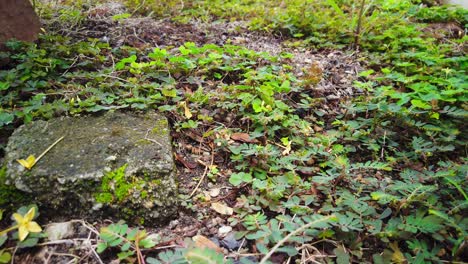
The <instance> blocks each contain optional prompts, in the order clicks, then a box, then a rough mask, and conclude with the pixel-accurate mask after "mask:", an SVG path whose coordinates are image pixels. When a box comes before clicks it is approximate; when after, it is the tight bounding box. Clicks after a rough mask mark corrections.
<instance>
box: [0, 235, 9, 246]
mask: <svg viewBox="0 0 468 264" xmlns="http://www.w3.org/2000/svg"><path fill="white" fill-rule="evenodd" d="M7 239H8V236H7V235H6V234H5V235H3V236H0V247H1V246H2V245H3V244H4V243H5V241H7Z"/></svg>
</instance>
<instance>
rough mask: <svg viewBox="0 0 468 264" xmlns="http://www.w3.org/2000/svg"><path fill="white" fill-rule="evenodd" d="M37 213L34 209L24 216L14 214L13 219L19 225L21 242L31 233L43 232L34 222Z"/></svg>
mask: <svg viewBox="0 0 468 264" xmlns="http://www.w3.org/2000/svg"><path fill="white" fill-rule="evenodd" d="M35 213H36V212H35V208H34V207H32V208H31V209H29V211H28V212H27V213H26V214H25V215H24V216H22V215H20V214H18V213H15V214H13V218H14V219H15V221H16V222H17V223H18V232H19V240H20V241H23V240H24V239H25V238H26V237H27V236H28V234H29V233H30V232H32V233H37V232H41V231H42V228H41V227H40V226H39V225H38V224H37V223H36V222H34V221H32V220H33V218H34V214H35Z"/></svg>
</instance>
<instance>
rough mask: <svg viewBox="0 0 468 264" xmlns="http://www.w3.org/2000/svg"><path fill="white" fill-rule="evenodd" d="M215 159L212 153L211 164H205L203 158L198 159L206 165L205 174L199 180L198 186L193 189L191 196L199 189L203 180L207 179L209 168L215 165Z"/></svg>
mask: <svg viewBox="0 0 468 264" xmlns="http://www.w3.org/2000/svg"><path fill="white" fill-rule="evenodd" d="M213 161H214V155H213V154H211V164H210V165H209V166H207V165H206V164H204V162H202V161H201V160H198V162H199V163H201V164H203V165H205V171H204V172H203V175H202V177H201V179H200V181H198V184H197V186H196V187H195V189H193V191H192V193H191V194H190V195H189V197H192V195H193V194H194V193H195V192H196V191H197V190H198V187H200V185H201V183H202V182H203V180H204V179H205V177H206V175H207V174H208V168H209V167H210V166H211V165H213Z"/></svg>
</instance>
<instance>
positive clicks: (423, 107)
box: [411, 99, 432, 110]
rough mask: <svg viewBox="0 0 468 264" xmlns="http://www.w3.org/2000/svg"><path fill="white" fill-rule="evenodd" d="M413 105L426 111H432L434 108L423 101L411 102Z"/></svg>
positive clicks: (415, 100) (414, 100)
mask: <svg viewBox="0 0 468 264" xmlns="http://www.w3.org/2000/svg"><path fill="white" fill-rule="evenodd" d="M411 104H412V105H413V106H414V107H416V108H421V109H425V110H428V109H432V106H431V105H430V104H429V103H426V102H423V101H422V100H419V99H413V100H411Z"/></svg>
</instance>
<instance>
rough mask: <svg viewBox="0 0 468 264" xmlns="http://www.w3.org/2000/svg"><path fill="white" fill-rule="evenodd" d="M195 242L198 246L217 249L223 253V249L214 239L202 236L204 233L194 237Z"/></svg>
mask: <svg viewBox="0 0 468 264" xmlns="http://www.w3.org/2000/svg"><path fill="white" fill-rule="evenodd" d="M192 240H193V242H195V245H196V246H197V248H210V249H213V250H216V252H219V253H222V252H223V250H222V249H221V248H220V247H218V246H217V245H216V244H215V243H214V242H213V241H211V240H209V239H208V238H207V237H205V236H202V235H197V236H194V237H192Z"/></svg>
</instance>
